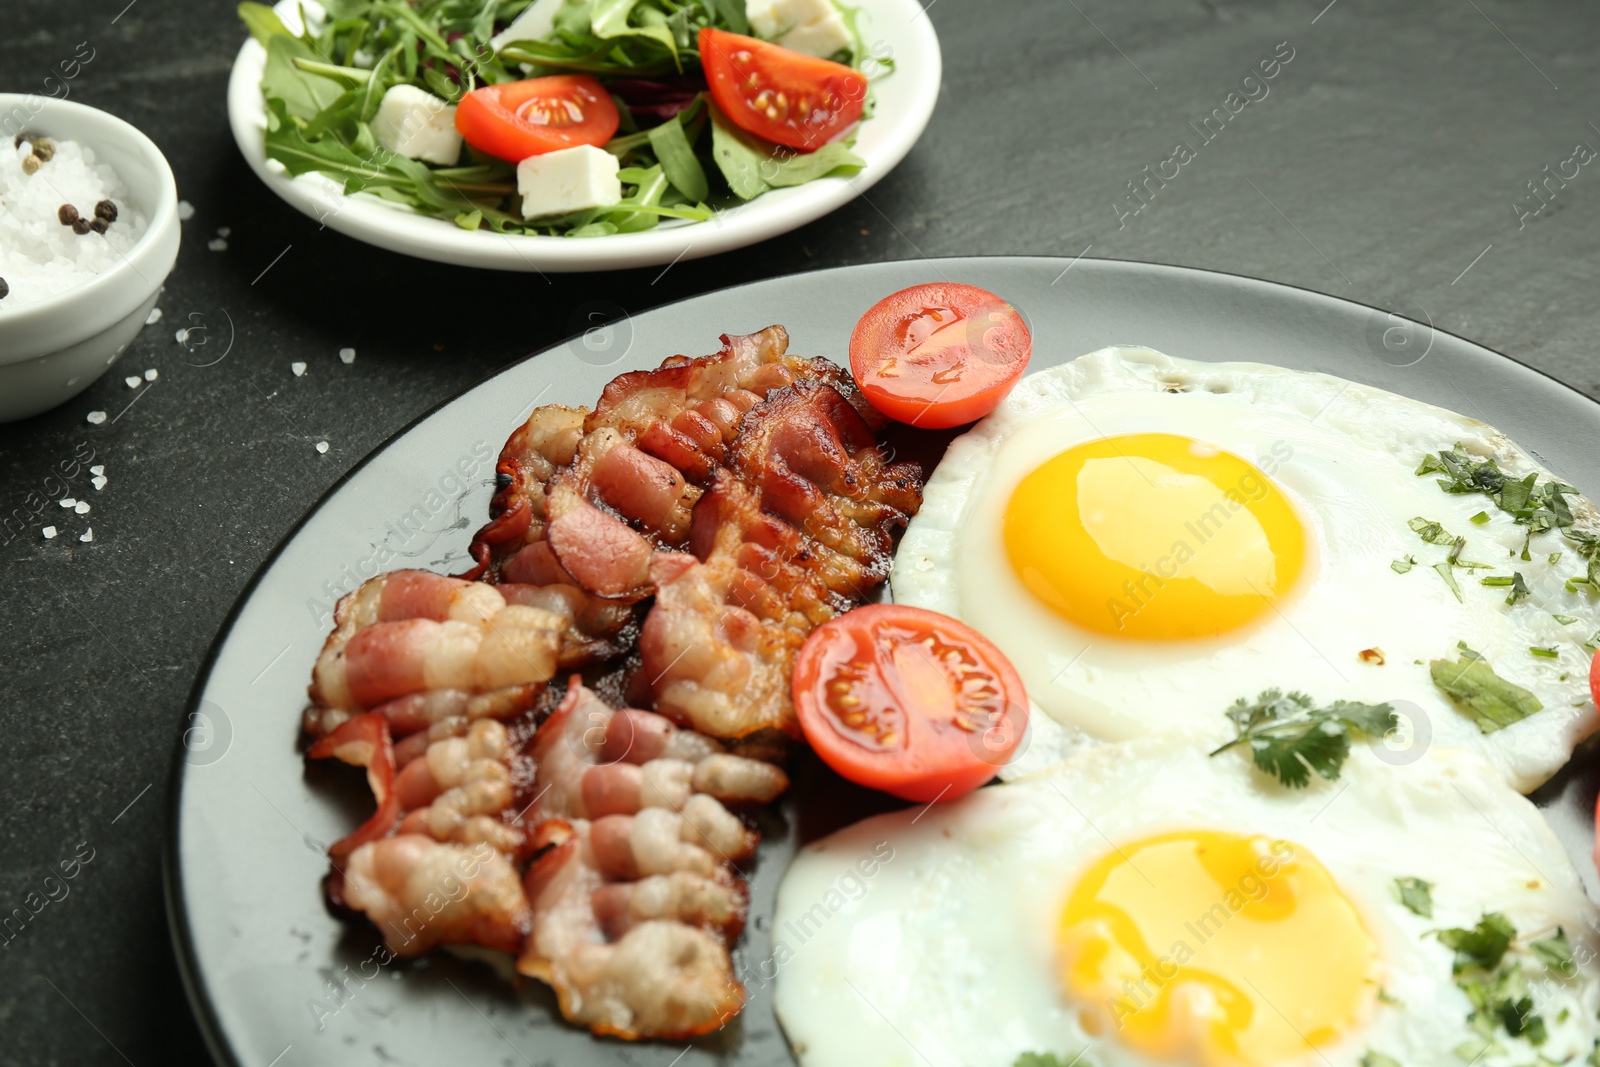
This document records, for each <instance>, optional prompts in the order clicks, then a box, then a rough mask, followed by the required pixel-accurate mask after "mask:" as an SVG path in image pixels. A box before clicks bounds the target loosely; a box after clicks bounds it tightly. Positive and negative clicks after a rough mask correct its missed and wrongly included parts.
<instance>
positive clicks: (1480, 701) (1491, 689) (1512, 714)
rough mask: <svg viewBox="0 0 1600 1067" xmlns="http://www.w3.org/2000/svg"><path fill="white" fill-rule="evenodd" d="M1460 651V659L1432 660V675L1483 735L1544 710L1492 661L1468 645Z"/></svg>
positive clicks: (1537, 701) (1429, 667)
mask: <svg viewBox="0 0 1600 1067" xmlns="http://www.w3.org/2000/svg"><path fill="white" fill-rule="evenodd" d="M1456 647H1457V648H1458V649H1459V650H1460V652H1461V656H1460V658H1459V659H1457V660H1454V661H1452V660H1448V659H1436V660H1432V661H1430V662H1429V664H1428V674H1429V676H1430V677H1432V678H1433V684H1434V685H1436V686H1438V687H1439V688H1440V689H1442V690H1444V692H1445V695H1446V696H1448V697H1449V698H1450V699H1451V700H1452V701H1454V702H1455V704H1456V707H1457V708H1459V709H1460V710H1462V711H1464V712H1466V713H1467V714H1468V715H1469V716H1471V717H1472V720H1473V721H1474V722H1475V723H1477V724H1478V729H1479V730H1480V731H1482V732H1483V733H1486V734H1492V733H1494V732H1495V731H1496V730H1499V729H1502V728H1504V727H1507V726H1510V725H1511V724H1512V723H1515V722H1521V721H1522V720H1523V719H1526V718H1527V717H1528V716H1529V715H1532V714H1533V713H1534V712H1536V711H1539V710H1540V709H1541V708H1543V707H1544V705H1543V704H1542V703H1540V702H1539V698H1538V697H1536V696H1534V695H1533V694H1532V693H1530V692H1528V691H1527V690H1526V689H1524V688H1522V687H1521V686H1520V685H1517V684H1516V683H1514V682H1508V681H1506V680H1505V679H1504V678H1502V677H1500V676H1499V675H1498V674H1496V673H1495V672H1494V668H1492V667H1490V666H1489V661H1488V660H1486V659H1484V658H1483V656H1482V655H1480V654H1479V653H1477V652H1474V651H1473V650H1472V649H1470V648H1468V647H1467V646H1466V644H1465V643H1464V642H1458V643H1457V645H1456Z"/></svg>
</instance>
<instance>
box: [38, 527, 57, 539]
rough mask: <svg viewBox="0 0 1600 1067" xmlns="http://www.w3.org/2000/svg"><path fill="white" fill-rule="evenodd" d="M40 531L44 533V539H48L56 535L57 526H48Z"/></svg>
mask: <svg viewBox="0 0 1600 1067" xmlns="http://www.w3.org/2000/svg"><path fill="white" fill-rule="evenodd" d="M40 532H41V533H43V534H44V539H45V540H46V541H48V540H50V539H51V538H52V537H54V536H55V535H56V528H55V527H54V526H46V527H45V528H44V529H43V530H41V531H40Z"/></svg>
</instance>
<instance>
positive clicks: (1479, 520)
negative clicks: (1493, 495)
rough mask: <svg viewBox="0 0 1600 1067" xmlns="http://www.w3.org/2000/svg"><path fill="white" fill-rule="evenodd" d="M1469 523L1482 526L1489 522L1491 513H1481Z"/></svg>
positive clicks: (1469, 520)
mask: <svg viewBox="0 0 1600 1067" xmlns="http://www.w3.org/2000/svg"><path fill="white" fill-rule="evenodd" d="M1467 521H1468V522H1470V523H1472V525H1474V526H1482V525H1483V524H1484V523H1486V522H1488V521H1489V513H1488V512H1487V511H1480V512H1478V513H1477V514H1476V515H1474V516H1472V518H1470V519H1468V520H1467Z"/></svg>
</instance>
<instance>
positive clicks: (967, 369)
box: [850, 282, 1033, 430]
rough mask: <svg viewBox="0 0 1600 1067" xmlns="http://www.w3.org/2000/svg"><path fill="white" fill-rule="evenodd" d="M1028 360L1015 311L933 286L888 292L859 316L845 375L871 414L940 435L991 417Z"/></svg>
mask: <svg viewBox="0 0 1600 1067" xmlns="http://www.w3.org/2000/svg"><path fill="white" fill-rule="evenodd" d="M1032 353H1033V337H1032V335H1031V334H1030V333H1029V332H1028V325H1027V323H1025V322H1023V321H1022V315H1021V314H1020V313H1019V312H1018V311H1017V309H1016V308H1014V307H1012V306H1011V305H1010V304H1008V303H1006V302H1005V301H1004V300H1002V299H1000V298H999V297H998V296H995V295H994V294H993V293H991V292H989V291H988V290H987V289H979V288H978V287H977V286H975V285H959V284H956V283H953V282H936V283H933V284H930V285H914V286H912V287H911V288H909V289H902V290H900V291H899V292H898V293H892V294H890V295H889V296H886V297H884V298H883V299H882V300H880V301H878V302H877V303H876V304H874V305H872V307H871V308H869V309H868V311H867V313H866V314H865V315H863V316H861V321H860V322H858V323H856V328H855V331H854V332H853V333H851V335H850V372H851V374H853V375H854V376H855V379H856V384H857V385H859V386H860V387H861V391H862V392H863V393H865V394H866V396H867V399H868V400H870V401H871V402H872V406H873V407H875V408H877V409H878V410H879V411H881V412H883V413H884V414H885V415H887V416H889V417H890V418H891V419H897V420H899V421H900V422H907V423H910V424H911V425H913V426H921V427H924V428H926V429H932V430H937V429H943V428H945V427H948V426H961V425H963V424H965V423H969V422H971V421H973V420H974V419H980V418H982V417H983V416H985V415H987V414H989V412H991V411H993V410H994V409H995V406H996V405H998V404H999V403H1000V401H1002V400H1004V399H1005V396H1006V394H1007V393H1009V392H1011V387H1012V386H1014V385H1016V384H1017V379H1018V378H1021V377H1022V372H1023V371H1024V370H1026V369H1027V367H1028V357H1029V356H1030V355H1032Z"/></svg>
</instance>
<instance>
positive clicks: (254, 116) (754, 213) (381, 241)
mask: <svg viewBox="0 0 1600 1067" xmlns="http://www.w3.org/2000/svg"><path fill="white" fill-rule="evenodd" d="M858 3H859V5H860V6H861V7H868V6H869V5H870V6H872V7H874V8H877V9H879V10H881V11H883V12H885V13H887V14H888V16H890V17H893V16H895V15H897V14H903V15H904V16H905V23H906V29H905V31H904V33H905V34H907V35H909V37H908V38H907V39H915V40H917V41H918V42H919V48H920V50H921V52H922V53H923V54H925V56H926V61H924V62H919V64H918V65H917V67H916V78H915V80H914V81H913V84H912V86H911V88H910V89H909V90H908V92H909V93H910V96H909V99H910V101H911V105H910V107H909V108H908V109H907V110H906V111H905V112H904V114H903V115H902V116H900V118H901V120H902V121H901V122H900V123H897V124H895V125H890V126H884V127H881V128H882V129H884V130H885V131H886V137H885V140H884V143H883V145H882V147H881V149H880V150H879V151H878V152H877V153H875V157H876V158H869V159H868V160H867V164H866V166H864V167H862V169H861V171H860V172H859V173H857V174H855V175H852V176H850V177H837V178H820V179H817V180H816V181H812V182H807V183H805V184H804V185H800V186H793V187H790V188H787V189H776V190H770V191H769V192H767V193H764V194H762V196H760V197H757V198H756V199H754V200H751V201H748V202H746V203H744V204H739V205H736V206H734V207H733V208H730V209H727V210H725V211H719V212H718V213H717V214H716V215H714V216H713V217H712V218H711V219H708V220H707V221H705V222H697V223H690V224H688V225H682V226H670V227H657V228H655V229H651V230H646V231H644V232H642V233H637V234H612V235H610V236H606V237H597V238H584V239H578V238H567V237H547V236H542V235H532V236H529V235H517V236H513V235H510V234H497V233H494V232H493V231H486V230H478V231H466V230H462V229H461V228H460V227H457V226H454V225H453V224H451V223H449V222H446V221H445V220H443V219H435V218H430V217H428V216H425V215H419V214H416V213H414V212H412V211H410V210H408V209H406V208H403V207H401V206H399V205H395V204H389V203H386V202H384V201H381V200H379V199H377V198H375V197H363V196H360V195H359V194H357V195H355V196H349V197H347V196H346V195H345V194H344V193H343V192H342V191H335V190H336V189H337V184H338V183H336V182H334V181H333V180H332V179H329V178H326V177H324V176H322V175H320V174H314V175H313V176H306V175H302V176H299V177H290V176H289V175H287V174H286V173H280V172H279V171H277V170H276V169H274V168H273V167H272V165H271V162H270V161H269V160H268V159H267V158H266V154H265V151H264V149H263V148H262V130H263V129H264V125H258V123H263V122H264V119H265V115H266V107H265V104H264V102H263V98H262V95H261V90H260V84H259V82H260V71H261V66H262V64H263V63H264V62H265V58H266V51H265V49H264V48H263V47H262V45H261V43H260V42H259V41H257V40H256V39H255V38H254V37H253V36H247V37H246V38H245V40H244V42H243V43H242V44H241V45H240V46H239V51H238V52H237V53H236V54H235V56H234V59H233V63H232V66H231V67H230V68H229V73H228V87H227V99H226V105H227V111H228V128H229V131H230V132H231V133H232V135H233V142H234V145H235V146H236V147H237V148H238V150H239V154H240V155H241V156H243V157H244V161H245V163H246V164H247V165H248V166H249V167H250V169H251V171H252V172H253V173H254V174H255V176H256V177H257V178H258V179H259V180H260V182H261V184H262V185H263V186H265V187H266V188H267V190H268V191H270V192H271V193H273V195H275V196H277V197H278V198H279V199H280V200H282V201H283V202H284V203H286V204H288V205H289V206H290V207H293V208H294V209H295V210H296V211H298V212H300V213H301V214H303V215H305V216H307V217H308V218H311V219H314V220H316V221H317V222H318V223H319V224H320V225H321V226H322V227H326V228H329V229H333V230H335V231H337V232H339V233H342V234H344V235H345V236H347V237H350V238H352V239H354V240H357V241H360V242H361V243H363V244H367V245H371V246H373V247H375V248H382V249H384V250H386V251H389V252H395V253H397V254H400V255H404V256H409V257H412V258H417V259H424V260H431V261H433V262H436V263H448V264H452V265H455V266H465V267H474V268H479V269H485V270H505V271H520V272H533V273H567V272H583V271H601V270H625V269H629V268H635V267H648V266H659V265H661V264H664V263H669V262H677V261H678V260H692V259H700V258H703V257H705V256H710V255H715V254H717V253H719V252H728V251H732V250H734V249H737V248H745V247H748V246H750V245H754V244H759V243H760V242H762V241H765V240H769V239H771V238H773V237H777V236H779V235H780V234H784V233H788V232H790V231H791V230H796V229H799V228H800V227H802V226H805V225H807V224H809V223H812V222H815V221H816V220H818V219H820V218H822V217H824V216H825V215H829V214H832V213H833V212H835V211H837V210H839V209H840V208H842V207H843V206H845V205H846V204H848V203H849V202H850V201H852V200H854V199H856V198H857V197H859V196H861V195H862V194H864V193H865V192H866V191H867V190H869V189H871V188H872V187H873V186H874V185H876V184H877V183H878V182H879V181H881V180H882V179H884V178H885V177H887V176H888V175H889V173H890V172H892V171H893V170H894V169H895V168H896V167H898V166H899V165H900V164H901V163H902V162H903V161H904V160H905V157H906V156H907V155H909V154H910V152H911V149H912V148H913V147H915V146H916V143H917V142H918V141H919V140H921V138H922V135H923V133H924V132H925V131H926V130H927V128H928V124H929V122H931V121H932V119H933V112H934V109H935V107H936V106H937V104H938V99H939V90H940V88H941V86H942V83H943V77H944V72H943V67H944V60H943V52H942V50H941V48H940V46H939V37H938V33H937V32H936V31H935V30H934V28H933V23H932V21H931V20H930V19H929V18H928V17H927V16H926V15H925V14H924V13H923V9H922V7H921V5H920V4H918V3H917V2H916V0H858ZM296 4H297V0H278V2H277V3H276V4H274V5H273V7H274V10H277V9H278V8H286V9H292V8H293V7H295V6H296ZM280 14H281V12H280ZM919 24H920V25H919ZM893 76H894V77H901V76H904V77H907V79H908V80H911V71H910V69H908V68H906V67H897V68H896V70H895V72H894V75H893ZM885 117H886V116H884V114H883V111H882V108H881V100H880V108H879V110H878V111H877V112H876V113H875V114H874V115H873V116H872V117H870V118H868V119H866V120H865V123H864V125H865V124H866V123H875V122H877V121H878V120H879V119H882V118H885ZM324 197H339V198H340V199H339V200H338V201H337V203H338V204H339V205H340V206H339V207H338V209H337V210H334V211H331V212H328V211H320V212H319V210H318V208H319V206H325V205H326V203H328V202H329V201H327V200H325V199H324ZM768 197H777V199H776V200H775V201H771V202H768V203H766V204H763V203H762V201H764V200H766V199H767V198H768ZM741 216H743V217H741ZM397 222H398V225H396V223H397ZM491 237H499V238H501V239H502V241H503V242H504V243H502V242H497V241H493V240H490V238H491Z"/></svg>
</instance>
